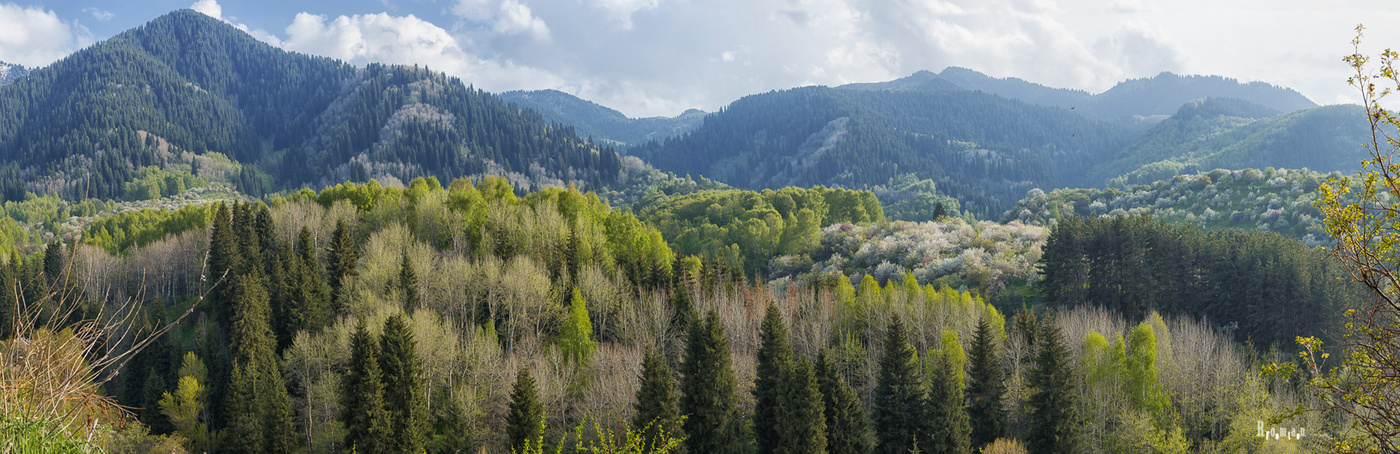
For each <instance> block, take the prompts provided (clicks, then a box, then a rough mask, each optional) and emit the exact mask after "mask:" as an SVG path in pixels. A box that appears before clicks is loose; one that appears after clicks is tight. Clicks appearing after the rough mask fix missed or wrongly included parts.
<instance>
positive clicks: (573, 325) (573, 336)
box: [559, 288, 598, 367]
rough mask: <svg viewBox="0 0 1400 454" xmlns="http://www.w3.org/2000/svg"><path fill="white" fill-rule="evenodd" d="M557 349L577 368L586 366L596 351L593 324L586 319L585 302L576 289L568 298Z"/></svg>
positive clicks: (586, 308)
mask: <svg viewBox="0 0 1400 454" xmlns="http://www.w3.org/2000/svg"><path fill="white" fill-rule="evenodd" d="M559 349H560V350H562V351H563V353H564V357H566V358H569V360H570V361H573V363H574V365H576V366H578V367H584V366H586V365H588V363H589V361H590V360H592V358H593V352H594V351H595V350H597V349H598V343H597V342H595V341H594V340H593V322H592V321H591V320H590V319H589V318H588V307H587V302H585V301H584V299H583V295H582V294H581V293H579V291H578V288H574V290H573V296H572V297H570V298H569V315H568V319H566V320H565V321H564V327H563V331H562V332H561V333H560V334H559Z"/></svg>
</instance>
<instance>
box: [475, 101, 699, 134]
mask: <svg viewBox="0 0 1400 454" xmlns="http://www.w3.org/2000/svg"><path fill="white" fill-rule="evenodd" d="M497 96H499V97H500V98H501V99H503V100H505V101H506V102H510V103H515V104H516V105H519V106H520V107H527V108H530V109H534V110H535V111H537V112H539V113H540V115H541V116H543V117H544V120H545V121H547V122H549V123H554V124H560V125H569V126H573V127H574V130H575V131H577V132H578V135H579V136H582V137H591V138H593V140H596V141H600V142H603V143H607V144H610V145H614V146H619V147H624V146H628V145H637V144H641V143H646V142H647V141H650V140H662V139H665V138H667V137H671V136H675V135H679V134H682V133H685V132H688V131H690V130H692V129H695V128H696V127H697V126H700V123H701V122H702V121H704V118H705V112H703V111H700V110H695V109H691V110H687V111H685V112H684V113H681V114H680V115H677V116H675V117H646V118H628V117H627V116H626V115H623V114H622V112H618V111H616V110H613V109H610V108H607V107H604V106H601V105H598V104H597V103H594V102H592V101H586V100H583V99H579V98H578V97H576V96H574V95H571V94H568V93H564V92H562V91H558V90H534V91H508V92H504V93H500V94H497Z"/></svg>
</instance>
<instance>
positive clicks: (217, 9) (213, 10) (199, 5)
mask: <svg viewBox="0 0 1400 454" xmlns="http://www.w3.org/2000/svg"><path fill="white" fill-rule="evenodd" d="M190 9H192V10H195V11H198V12H200V13H204V15H206V16H209V17H212V18H215V19H219V20H223V19H224V8H223V7H222V6H219V2H218V1H216V0H199V1H197V2H194V4H193V5H190Z"/></svg>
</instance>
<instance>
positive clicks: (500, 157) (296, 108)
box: [0, 10, 625, 198]
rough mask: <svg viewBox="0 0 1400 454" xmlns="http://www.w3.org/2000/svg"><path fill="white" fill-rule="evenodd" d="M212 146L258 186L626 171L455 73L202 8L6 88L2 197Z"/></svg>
mask: <svg viewBox="0 0 1400 454" xmlns="http://www.w3.org/2000/svg"><path fill="white" fill-rule="evenodd" d="M224 157H226V158H227V159H225V158H224ZM211 159H213V160H215V161H218V160H220V159H225V162H227V161H228V160H232V164H230V166H229V167H227V168H228V169H230V170H229V171H230V172H232V175H227V177H228V179H230V180H232V181H233V182H235V183H237V184H238V186H239V188H240V189H241V190H243V191H245V192H248V193H251V194H253V195H259V194H261V193H263V192H269V191H276V190H282V189H296V188H299V187H301V186H302V185H316V186H324V185H328V184H334V183H338V182H341V181H345V180H353V181H366V180H368V179H370V178H378V179H381V181H389V182H392V181H394V180H398V181H402V182H407V181H408V180H409V179H411V178H414V177H420V176H422V177H427V176H434V177H438V179H439V180H441V181H443V182H447V181H451V179H453V178H456V177H461V176H469V175H484V174H497V175H506V176H508V177H509V178H510V179H511V181H512V183H513V184H514V185H515V187H516V188H517V189H520V190H530V189H532V188H534V187H538V186H541V185H563V184H567V183H569V182H573V183H576V184H578V185H580V186H581V187H583V188H585V189H596V188H601V187H606V186H609V185H615V184H619V181H620V178H624V177H625V175H623V172H624V170H623V163H622V162H621V160H620V158H619V156H618V155H617V154H616V153H615V152H614V151H613V150H612V149H611V148H607V147H600V146H596V145H594V144H592V143H590V142H589V141H587V140H585V139H584V138H581V137H579V136H577V135H575V134H574V132H573V130H572V128H567V127H564V128H556V127H552V126H551V125H550V124H549V123H548V122H546V121H545V120H544V119H543V118H542V117H541V116H540V115H539V114H538V113H536V112H535V111H533V110H529V109H524V110H522V109H518V108H512V107H511V106H510V105H508V104H506V103H505V102H504V101H502V100H501V99H499V98H497V97H495V96H494V95H491V94H489V93H486V92H483V91H479V90H474V89H469V88H468V87H467V86H466V85H465V84H463V83H462V81H460V80H457V79H455V78H450V77H447V76H446V75H444V74H442V73H435V72H430V71H427V70H426V69H421V68H416V67H404V66H385V65H378V64H371V65H369V66H368V67H364V68H357V67H354V66H351V65H349V64H346V63H343V62H340V61H336V60H332V59H329V58H324V57H312V56H307V55H304V54H299V53H291V52H286V51H283V50H281V49H277V48H275V47H272V46H269V45H267V44H265V43H262V42H260V41H258V40H256V39H254V38H253V37H252V36H250V35H248V34H247V33H245V32H243V31H240V30H238V29H236V28H234V27H233V26H231V25H229V24H227V23H224V22H222V21H219V20H217V19H214V18H211V17H208V16H205V15H203V14H200V13H197V12H194V11H192V10H179V11H175V12H172V13H169V14H166V15H164V16H161V17H159V18H156V19H154V20H152V21H151V22H149V23H147V24H145V25H143V26H141V27H138V28H135V29H131V30H128V31H126V32H123V33H121V34H119V35H117V36H114V37H112V38H110V39H107V40H105V41H102V42H100V43H98V44H96V45H93V46H91V47H88V48H86V49H83V50H80V51H78V52H76V53H74V54H72V55H69V56H68V57H65V58H63V59H62V60H59V61H58V62H56V63H54V64H53V65H50V66H47V67H44V68H38V69H35V70H33V71H30V72H29V76H28V77H27V78H24V79H22V80H18V81H16V82H14V83H10V84H6V85H3V86H0V165H3V167H0V186H4V187H3V188H0V189H3V190H4V191H3V192H4V194H6V197H7V198H13V197H15V194H20V195H22V194H23V192H24V191H31V192H36V193H58V194H62V195H64V196H71V197H75V198H80V197H98V198H109V197H115V196H117V195H120V194H121V193H122V188H123V185H124V184H125V182H128V181H131V180H132V179H134V178H135V177H136V176H137V175H139V174H140V173H141V169H142V168H145V167H159V168H162V169H169V170H171V171H178V172H188V173H196V174H198V173H201V171H203V172H206V173H207V172H208V171H210V170H211V169H210V168H209V167H208V166H207V165H205V164H207V163H208V162H210V160H211ZM202 163H203V164H202ZM16 185H18V186H20V187H18V188H16V187H15V186H16Z"/></svg>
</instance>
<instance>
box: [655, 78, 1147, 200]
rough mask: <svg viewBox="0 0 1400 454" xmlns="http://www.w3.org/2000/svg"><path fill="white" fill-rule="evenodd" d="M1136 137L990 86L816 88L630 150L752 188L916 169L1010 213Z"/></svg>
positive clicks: (1081, 178)
mask: <svg viewBox="0 0 1400 454" xmlns="http://www.w3.org/2000/svg"><path fill="white" fill-rule="evenodd" d="M1131 139H1132V137H1131V135H1130V132H1129V131H1128V130H1127V129H1126V128H1124V127H1122V126H1118V125H1115V124H1111V123H1105V122H1098V121H1093V120H1089V119H1087V118H1085V117H1083V116H1080V115H1077V114H1074V113H1072V112H1069V111H1067V110H1064V109H1058V108H1052V107H1043V106H1036V105H1031V104H1026V103H1023V102H1019V101H1014V100H1008V99H1006V98H1002V97H999V96H995V95H991V94H987V93H981V92H973V91H939V92H922V91H906V92H895V91H888V90H849V89H839V88H827V87H806V88H798V89H792V90H783V91H775V92H770V93H764V94H759V95H751V96H746V97H744V98H742V99H739V100H738V101H735V102H734V103H732V104H730V105H729V107H727V108H726V109H724V110H723V111H721V112H717V113H714V114H711V115H710V116H708V117H706V118H705V122H704V124H703V125H701V126H700V128H698V129H696V130H695V131H692V132H690V133H687V134H685V135H682V136H677V137H673V138H670V139H666V140H665V141H656V142H650V143H647V144H645V145H642V146H639V147H635V148H632V149H631V150H629V153H630V154H633V155H636V156H638V157H641V158H642V159H644V160H646V161H647V162H649V163H651V164H652V165H654V166H656V167H657V168H659V169H661V170H665V171H671V172H674V173H676V174H678V175H679V174H691V175H704V176H706V177H708V178H711V179H714V180H717V181H720V182H723V183H727V184H730V185H733V186H737V187H744V188H751V189H762V188H781V187H785V186H813V185H827V186H840V187H847V188H870V187H874V186H877V185H886V184H891V183H892V180H895V179H897V178H906V177H908V176H911V175H912V177H913V178H915V179H918V180H930V181H932V182H933V183H934V184H935V185H936V189H937V191H938V192H939V193H941V194H944V195H948V196H951V197H954V198H956V199H957V200H958V201H959V202H961V204H962V207H963V208H964V209H965V210H967V211H970V212H973V213H982V212H987V213H999V212H1001V211H1004V210H1005V209H1006V208H1008V207H1010V205H1011V204H1012V203H1014V201H1015V200H1018V199H1020V198H1021V197H1022V196H1023V195H1024V194H1025V192H1026V191H1027V190H1030V189H1031V188H1034V187H1064V186H1076V185H1087V184H1088V183H1089V180H1087V179H1086V178H1085V177H1086V176H1087V175H1086V174H1085V173H1084V172H1083V168H1082V163H1083V162H1096V161H1099V160H1102V159H1104V158H1106V157H1108V156H1110V155H1112V154H1113V153H1115V152H1117V151H1118V150H1120V149H1122V148H1123V147H1125V146H1127V145H1128V143H1129V142H1130V141H1131Z"/></svg>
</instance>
